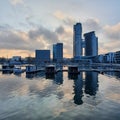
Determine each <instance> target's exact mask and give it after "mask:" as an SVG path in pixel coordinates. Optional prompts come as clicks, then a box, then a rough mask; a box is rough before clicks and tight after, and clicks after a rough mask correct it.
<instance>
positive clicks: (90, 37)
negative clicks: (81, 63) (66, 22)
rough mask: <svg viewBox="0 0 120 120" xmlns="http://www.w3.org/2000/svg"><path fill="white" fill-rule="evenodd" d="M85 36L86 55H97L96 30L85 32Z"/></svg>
mask: <svg viewBox="0 0 120 120" xmlns="http://www.w3.org/2000/svg"><path fill="white" fill-rule="evenodd" d="M84 37H85V56H97V55H98V38H97V37H96V36H95V32H94V31H92V32H89V33H85V34H84Z"/></svg>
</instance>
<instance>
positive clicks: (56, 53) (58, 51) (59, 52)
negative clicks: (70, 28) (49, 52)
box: [53, 43, 63, 62]
mask: <svg viewBox="0 0 120 120" xmlns="http://www.w3.org/2000/svg"><path fill="white" fill-rule="evenodd" d="M62 60H63V43H57V44H54V45H53V61H56V62H61V61H62Z"/></svg>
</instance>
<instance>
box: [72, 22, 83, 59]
mask: <svg viewBox="0 0 120 120" xmlns="http://www.w3.org/2000/svg"><path fill="white" fill-rule="evenodd" d="M81 56H82V25H81V23H76V25H74V28H73V57H74V58H80V57H81Z"/></svg>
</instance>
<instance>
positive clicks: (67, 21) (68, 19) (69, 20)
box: [53, 11, 76, 27]
mask: <svg viewBox="0 0 120 120" xmlns="http://www.w3.org/2000/svg"><path fill="white" fill-rule="evenodd" d="M53 15H54V17H55V18H57V19H58V20H60V21H62V23H63V24H64V25H67V26H70V27H71V26H73V24H74V23H75V22H76V21H75V19H74V18H73V17H72V16H70V15H68V14H65V13H63V12H61V11H56V12H55V13H54V14H53Z"/></svg>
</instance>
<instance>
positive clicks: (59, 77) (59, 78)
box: [54, 72, 63, 85]
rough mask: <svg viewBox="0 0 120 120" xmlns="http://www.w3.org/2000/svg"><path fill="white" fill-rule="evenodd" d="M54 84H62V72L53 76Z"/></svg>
mask: <svg viewBox="0 0 120 120" xmlns="http://www.w3.org/2000/svg"><path fill="white" fill-rule="evenodd" d="M54 81H55V83H56V84H59V85H61V84H63V72H58V73H57V74H55V79H54Z"/></svg>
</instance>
